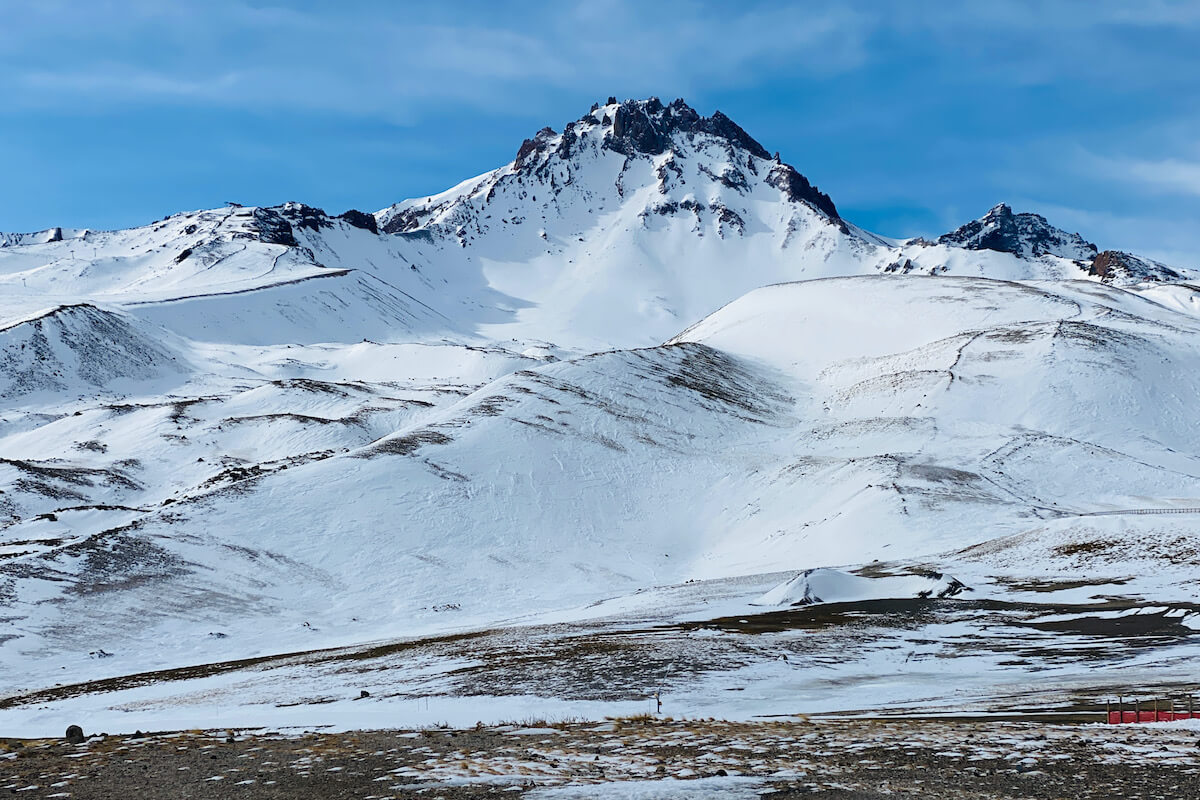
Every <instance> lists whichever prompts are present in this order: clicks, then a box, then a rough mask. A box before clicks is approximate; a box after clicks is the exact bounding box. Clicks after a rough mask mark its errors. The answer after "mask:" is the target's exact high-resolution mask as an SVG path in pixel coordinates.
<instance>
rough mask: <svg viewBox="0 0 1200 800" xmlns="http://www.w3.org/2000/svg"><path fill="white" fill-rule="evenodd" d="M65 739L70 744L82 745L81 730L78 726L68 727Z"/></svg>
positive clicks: (82, 736)
mask: <svg viewBox="0 0 1200 800" xmlns="http://www.w3.org/2000/svg"><path fill="white" fill-rule="evenodd" d="M66 739H67V741H68V742H70V743H71V744H83V742H84V739H85V737H84V735H83V728H81V727H79V726H78V725H72V726H70V727H69V728H67V736H66Z"/></svg>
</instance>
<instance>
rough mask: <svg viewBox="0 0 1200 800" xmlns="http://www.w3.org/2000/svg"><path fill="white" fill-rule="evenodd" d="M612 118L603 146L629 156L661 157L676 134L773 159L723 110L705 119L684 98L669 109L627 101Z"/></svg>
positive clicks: (658, 104)
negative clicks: (714, 139)
mask: <svg viewBox="0 0 1200 800" xmlns="http://www.w3.org/2000/svg"><path fill="white" fill-rule="evenodd" d="M612 119H613V122H612V125H613V128H612V133H611V134H609V135H608V136H606V137H605V139H604V147H606V148H607V149H609V150H612V151H614V152H617V153H621V154H622V155H626V156H632V155H636V154H638V153H642V154H645V155H658V154H659V153H662V152H665V151H666V150H667V149H668V148H669V147H670V146H671V141H672V138H673V137H674V136H676V135H679V134H688V133H706V134H708V135H710V136H715V137H717V138H719V139H724V140H726V141H728V142H729V143H730V144H731V145H733V146H734V147H737V148H740V149H742V150H745V151H747V152H749V153H751V154H752V155H755V156H758V157H759V158H764V159H766V158H770V154H769V153H767V151H766V149H765V148H764V147H763V146H762V145H761V144H759V143H758V142H756V141H755V140H754V139H753V138H752V137H751V136H750V134H748V133H746V131H744V130H742V128H741V127H740V126H739V125H738V124H737V123H736V122H734V121H733V120H731V119H730V118H729V117H727V116H725V115H724V114H722V113H721V112H720V111H716V112H713V115H712V116H711V117H702V116H700V114H698V113H697V112H696V110H695V109H693V108H692V107H691V106H689V105H688V104H687V103H685V102H684V101H683V100H682V99H679V100H675V101H674V102H672V103H671V104H670V105H668V106H664V105H663V104H662V102H661V101H660V100H659V99H658V98H657V97H651V98H650V99H649V100H626V101H625V102H624V103H621V104H620V105H619V106H618V107H617V109H616V111H615V112H614V113H613V118H612Z"/></svg>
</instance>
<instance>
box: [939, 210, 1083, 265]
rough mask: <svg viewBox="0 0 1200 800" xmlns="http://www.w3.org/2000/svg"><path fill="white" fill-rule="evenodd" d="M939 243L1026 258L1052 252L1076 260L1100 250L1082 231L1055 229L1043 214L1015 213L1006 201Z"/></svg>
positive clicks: (941, 239) (946, 235)
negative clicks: (1080, 233) (1069, 231)
mask: <svg viewBox="0 0 1200 800" xmlns="http://www.w3.org/2000/svg"><path fill="white" fill-rule="evenodd" d="M937 243H938V244H944V245H950V246H952V247H962V248H965V249H967V250H995V251H997V252H1000V253H1012V254H1013V255H1016V256H1020V257H1022V258H1039V257H1041V256H1047V255H1051V256H1061V257H1062V258H1070V259H1075V260H1090V259H1091V258H1093V257H1094V256H1095V255H1096V249H1097V248H1096V245H1094V244H1092V243H1091V242H1088V241H1086V240H1085V239H1084V238H1083V237H1082V236H1080V235H1079V234H1078V233H1068V232H1066V231H1064V230H1060V229H1059V228H1055V227H1054V226H1053V225H1051V224H1050V223H1049V222H1047V221H1046V218H1045V217H1043V216H1041V215H1040V214H1014V213H1013V210H1012V209H1011V208H1010V207H1009V206H1007V205H1005V204H1004V203H1000V204H999V205H996V206H994V207H993V208H992V209H991V210H990V211H988V213H987V214H985V215H984V216H983V217H982V218H980V219H977V220H973V221H971V222H968V223H967V224H966V225H963V226H962V227H961V228H959V229H958V230H955V231H952V232H950V233H947V234H944V235H942V236H940V237H938V240H937Z"/></svg>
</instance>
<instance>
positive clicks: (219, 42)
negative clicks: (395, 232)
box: [0, 0, 872, 122]
mask: <svg viewBox="0 0 1200 800" xmlns="http://www.w3.org/2000/svg"><path fill="white" fill-rule="evenodd" d="M56 5H57V4H53V3H51V4H47V5H46V6H44V7H40V8H39V7H34V8H32V9H27V10H25V11H23V12H22V13H21V14H17V15H15V16H14V18H12V19H10V20H9V25H8V28H7V30H8V34H7V35H6V34H4V33H0V93H3V94H5V95H6V104H5V108H7V109H8V110H10V111H12V110H20V109H22V108H35V109H36V108H43V107H47V106H49V105H50V104H51V103H52V102H54V103H57V102H59V101H60V100H61V99H62V98H61V96H60V97H55V98H54V99H53V100H51V99H50V98H49V97H47V94H46V91H45V90H47V89H52V90H54V92H56V93H59V94H60V95H74V97H73V99H75V100H77V101H78V102H79V103H80V104H81V106H82V107H87V106H92V107H109V106H110V105H111V104H112V103H129V102H146V103H155V102H163V101H170V102H177V103H178V102H193V103H206V104H211V105H220V106H227V107H252V108H306V109H325V110H329V111H334V112H341V113H356V114H361V115H367V116H371V115H375V116H383V117H386V118H388V119H389V120H392V121H401V122H403V121H406V119H407V118H409V117H411V115H412V114H414V113H419V112H420V110H421V109H422V108H426V107H429V106H432V105H437V104H460V105H462V104H465V105H468V106H474V107H478V108H482V109H486V110H489V111H496V110H502V109H503V108H504V106H505V105H514V106H516V105H521V106H524V107H525V108H526V109H529V108H530V107H531V106H535V105H536V104H537V103H538V102H540V101H541V100H542V98H543V97H544V96H545V95H546V93H547V92H553V91H558V92H572V93H578V92H579V91H581V90H583V91H587V90H588V89H589V88H591V89H592V90H593V91H595V92H596V93H597V94H598V95H600V94H608V93H614V92H616V93H622V92H623V93H627V94H630V95H633V94H639V95H644V94H650V93H654V92H655V91H658V90H661V89H662V88H667V89H669V90H670V91H674V92H678V93H680V94H683V93H688V92H692V91H696V90H709V91H711V90H716V89H722V88H730V87H741V86H754V85H755V84H757V83H758V82H760V81H761V80H763V79H764V76H770V75H774V74H777V73H778V72H779V71H780V70H783V71H785V72H787V71H796V72H797V74H802V75H807V76H813V75H822V74H824V75H831V74H838V73H840V72H843V71H845V70H851V69H855V68H857V67H858V66H860V65H862V64H863V63H864V62H865V60H866V58H867V47H866V40H867V37H868V35H869V33H870V30H871V28H872V23H871V20H870V19H869V18H867V17H864V16H863V15H862V14H860V13H858V12H855V11H852V10H846V9H841V8H836V7H835V8H833V9H808V8H802V7H796V6H783V7H773V8H769V9H763V8H755V7H751V8H747V9H735V8H730V7H728V6H724V5H719V6H718V5H706V4H699V5H697V4H694V3H691V4H686V5H685V4H681V3H673V2H663V3H657V4H649V5H643V4H635V3H633V2H630V1H625V0H622V1H613V2H608V3H596V2H584V1H583V0H579V2H575V3H571V4H555V5H554V6H553V7H552V8H551V7H549V6H547V5H545V4H540V3H538V4H534V3H528V4H518V5H517V6H514V7H512V8H511V9H509V12H510V13H500V12H499V11H497V10H495V9H492V10H491V11H490V12H488V13H482V12H481V13H453V9H451V10H450V11H446V10H442V11H441V12H438V11H437V7H432V8H433V10H430V8H425V9H421V10H414V9H413V8H411V7H409V6H407V5H405V6H401V5H399V4H372V5H370V6H366V5H362V4H355V3H347V4H339V5H336V6H334V5H330V6H307V7H295V6H294V7H291V8H278V7H263V6H256V5H252V4H250V3H247V2H239V1H238V0H210V2H205V3H187V2H180V3H170V4H152V3H142V2H131V3H128V4H114V3H106V2H97V3H95V5H91V4H89V5H87V6H85V7H83V8H82V9H80V11H79V12H78V13H75V14H69V13H65V11H66V9H64V8H61V7H56ZM163 6H165V8H164V7H163ZM304 8H307V9H308V10H303V9H304Z"/></svg>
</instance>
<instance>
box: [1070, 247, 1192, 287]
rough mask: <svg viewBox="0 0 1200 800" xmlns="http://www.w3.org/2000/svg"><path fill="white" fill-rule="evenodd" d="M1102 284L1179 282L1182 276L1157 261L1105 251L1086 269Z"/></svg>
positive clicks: (1129, 254) (1118, 251)
mask: <svg viewBox="0 0 1200 800" xmlns="http://www.w3.org/2000/svg"><path fill="white" fill-rule="evenodd" d="M1088 274H1089V275H1095V276H1096V277H1098V278H1099V279H1100V280H1101V281H1103V282H1104V283H1112V282H1114V281H1122V282H1125V281H1181V280H1183V276H1182V275H1180V274H1179V273H1178V272H1176V271H1175V270H1173V269H1171V268H1170V267H1168V266H1166V265H1165V264H1159V263H1158V262H1157V261H1150V260H1148V259H1144V258H1139V257H1138V256H1135V255H1133V254H1132V253H1125V252H1122V251H1120V250H1105V251H1103V252H1101V253H1097V254H1096V257H1095V258H1094V259H1092V264H1091V266H1090V267H1089V268H1088Z"/></svg>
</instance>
